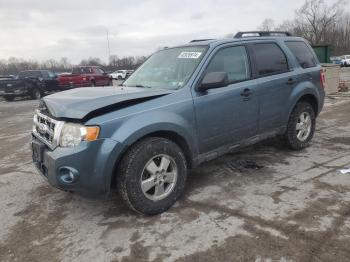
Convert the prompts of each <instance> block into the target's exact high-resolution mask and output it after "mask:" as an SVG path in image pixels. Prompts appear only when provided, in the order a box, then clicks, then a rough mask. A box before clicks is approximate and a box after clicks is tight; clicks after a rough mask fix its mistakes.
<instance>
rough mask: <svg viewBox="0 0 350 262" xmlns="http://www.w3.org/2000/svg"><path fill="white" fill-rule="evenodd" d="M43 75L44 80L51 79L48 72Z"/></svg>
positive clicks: (43, 72) (42, 72)
mask: <svg viewBox="0 0 350 262" xmlns="http://www.w3.org/2000/svg"><path fill="white" fill-rule="evenodd" d="M41 75H42V77H43V78H44V79H49V78H50V77H49V73H48V72H47V71H41Z"/></svg>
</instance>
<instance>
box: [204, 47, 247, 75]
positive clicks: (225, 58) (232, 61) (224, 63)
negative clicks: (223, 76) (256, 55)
mask: <svg viewBox="0 0 350 262" xmlns="http://www.w3.org/2000/svg"><path fill="white" fill-rule="evenodd" d="M206 72H207V73H208V72H227V74H228V79H229V81H230V82H238V81H243V80H247V79H249V78H250V70H249V62H248V56H247V52H246V49H245V47H244V46H234V47H229V48H225V49H221V50H220V51H218V52H217V53H216V54H215V56H214V58H213V59H212V60H211V61H210V64H209V66H208V67H207V70H206Z"/></svg>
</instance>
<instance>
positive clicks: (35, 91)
mask: <svg viewBox="0 0 350 262" xmlns="http://www.w3.org/2000/svg"><path fill="white" fill-rule="evenodd" d="M30 96H31V98H32V99H35V100H38V99H40V98H42V93H41V91H40V89H39V88H34V89H33V90H32V92H31V94H30Z"/></svg>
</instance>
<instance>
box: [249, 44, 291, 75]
mask: <svg viewBox="0 0 350 262" xmlns="http://www.w3.org/2000/svg"><path fill="white" fill-rule="evenodd" d="M253 49H254V56H255V65H256V69H257V71H258V72H257V73H258V76H267V75H275V74H280V73H284V72H287V71H288V63H287V58H286V55H285V54H284V53H283V51H282V50H281V48H280V47H279V46H278V45H277V44H275V43H261V44H254V45H253Z"/></svg>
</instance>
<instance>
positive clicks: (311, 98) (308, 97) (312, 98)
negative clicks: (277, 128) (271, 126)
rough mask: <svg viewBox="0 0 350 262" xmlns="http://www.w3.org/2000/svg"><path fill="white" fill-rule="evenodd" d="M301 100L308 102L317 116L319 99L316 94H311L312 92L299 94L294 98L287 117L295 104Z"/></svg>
mask: <svg viewBox="0 0 350 262" xmlns="http://www.w3.org/2000/svg"><path fill="white" fill-rule="evenodd" d="M302 101H304V102H308V103H309V104H310V105H311V106H312V108H313V110H314V112H315V116H317V115H318V114H319V111H320V110H319V101H318V99H317V96H316V95H314V94H312V93H304V94H301V95H300V96H299V97H298V98H297V99H295V101H294V103H293V106H292V107H291V108H290V110H289V113H288V119H289V118H290V115H291V114H292V112H293V110H294V108H295V107H296V105H297V104H298V103H299V102H302Z"/></svg>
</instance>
